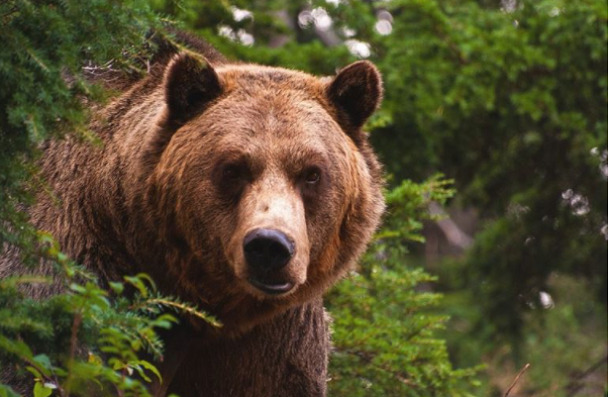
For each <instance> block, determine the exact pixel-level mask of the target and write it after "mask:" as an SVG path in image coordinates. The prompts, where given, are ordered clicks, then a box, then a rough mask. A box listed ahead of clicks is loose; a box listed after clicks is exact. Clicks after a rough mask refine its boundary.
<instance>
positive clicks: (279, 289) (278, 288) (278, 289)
mask: <svg viewBox="0 0 610 397" xmlns="http://www.w3.org/2000/svg"><path fill="white" fill-rule="evenodd" d="M248 281H249V282H250V284H252V285H253V286H255V287H256V288H257V289H259V290H261V291H263V292H264V293H266V294H269V295H282V294H285V293H287V292H290V291H291V290H292V289H293V288H294V284H293V283H290V282H285V283H274V284H269V283H263V282H261V281H259V280H257V279H255V278H252V277H250V278H249V279H248Z"/></svg>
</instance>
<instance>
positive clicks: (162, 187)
mask: <svg viewBox="0 0 610 397" xmlns="http://www.w3.org/2000/svg"><path fill="white" fill-rule="evenodd" d="M353 65H356V66H355V67H354V66H353ZM353 65H352V66H351V68H352V69H354V70H350V67H348V68H346V69H344V71H342V72H340V73H339V75H338V76H337V77H336V78H335V79H334V80H332V79H318V78H315V77H313V76H310V75H306V74H303V73H299V72H294V71H288V70H284V69H278V68H267V67H260V66H249V65H230V66H221V67H218V68H215V69H212V68H211V66H209V65H208V64H206V63H205V62H203V63H202V61H199V60H196V59H194V58H192V57H190V56H181V57H179V58H177V59H176V60H174V61H173V62H172V63H170V65H169V66H168V68H167V71H166V76H165V81H164V84H165V85H166V97H167V98H166V100H167V102H168V105H167V111H166V113H165V114H164V117H163V119H162V120H161V121H160V126H161V128H160V131H166V132H165V133H167V131H171V136H170V137H169V138H168V140H167V144H166V145H165V147H164V148H163V151H162V153H161V156H160V158H159V162H158V164H157V166H156V167H155V170H154V174H153V178H152V181H153V182H152V183H153V184H154V185H155V186H154V189H153V190H154V191H155V192H161V194H160V195H159V197H161V198H160V199H158V200H157V204H158V205H159V206H161V207H163V208H159V210H158V213H159V214H164V216H165V217H166V218H167V219H162V220H159V224H162V225H167V226H166V228H165V229H166V231H167V233H170V234H172V236H171V237H172V238H171V240H173V241H183V242H184V244H182V246H183V248H182V250H185V249H186V250H187V251H188V252H183V253H182V255H181V256H182V259H181V260H179V262H180V263H179V264H178V265H179V271H178V283H181V284H185V285H181V290H184V291H188V298H189V299H191V300H194V301H196V302H201V303H203V304H204V305H205V306H206V307H209V308H212V310H213V311H215V312H216V314H218V315H219V316H220V317H221V320H223V321H225V322H232V321H235V322H240V321H242V319H239V320H238V319H234V318H233V317H236V318H240V317H243V316H248V315H249V314H248V311H250V316H252V312H251V310H253V307H257V309H254V310H256V311H257V312H260V311H261V310H260V309H261V305H262V306H266V307H268V309H269V311H270V312H272V311H274V310H278V309H279V308H282V307H287V306H289V305H292V304H297V303H302V302H304V301H306V300H308V299H311V298H312V297H315V296H318V295H320V294H321V293H322V292H323V290H324V289H325V288H327V287H328V285H330V284H331V283H332V282H333V281H335V280H336V279H337V277H339V276H340V275H341V274H342V273H343V272H344V271H345V269H346V268H347V267H348V266H349V264H351V263H352V262H353V261H354V260H355V259H356V257H357V256H359V255H360V253H361V252H362V250H363V249H364V247H365V245H366V243H367V242H368V240H369V239H370V236H371V234H372V233H373V231H374V229H375V227H376V226H377V223H378V220H379V217H380V215H381V212H382V210H383V201H382V198H381V192H380V181H379V170H378V169H377V163H376V160H375V159H374V157H372V154H371V153H370V150H369V149H368V146H367V145H366V142H365V138H364V135H363V134H362V132H361V131H360V127H361V125H362V123H363V122H364V121H365V120H366V118H367V117H368V116H369V115H370V114H371V113H372V111H373V110H374V109H375V107H376V106H377V104H378V102H379V100H380V96H381V88H380V81H379V77H378V74H377V72H376V69H374V67H373V66H372V65H371V64H369V63H362V62H361V63H357V64H353ZM345 70H347V72H345ZM177 73H179V74H178V75H175V74H177ZM341 79H343V80H345V81H342V80H341ZM193 87H194V88H193ZM346 95H347V96H353V95H357V96H359V97H358V98H351V97H347V98H346ZM371 97H372V98H371ZM367 101H368V102H367ZM352 113H354V114H353V115H352ZM168 206H169V207H171V210H168V208H167V207H168ZM171 266H175V265H171ZM263 311H264V310H263ZM236 313H241V314H236ZM249 320H250V319H249Z"/></svg>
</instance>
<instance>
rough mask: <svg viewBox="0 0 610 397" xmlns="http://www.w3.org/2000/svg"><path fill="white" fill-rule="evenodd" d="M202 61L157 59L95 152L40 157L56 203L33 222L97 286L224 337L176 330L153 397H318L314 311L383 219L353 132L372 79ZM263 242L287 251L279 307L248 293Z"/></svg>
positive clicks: (8, 269)
mask: <svg viewBox="0 0 610 397" xmlns="http://www.w3.org/2000/svg"><path fill="white" fill-rule="evenodd" d="M202 48H203V47H202ZM209 58H210V59H213V60H214V62H211V61H208V59H206V57H205V54H197V53H192V52H186V53H181V54H176V55H174V56H172V57H163V58H160V59H163V61H160V62H159V63H157V64H156V65H154V66H153V67H152V69H151V71H150V74H149V76H147V77H146V78H144V79H142V80H141V81H139V82H137V83H135V84H134V85H132V86H131V87H129V88H128V89H127V90H126V91H125V92H124V93H123V94H122V95H121V96H119V97H118V98H117V99H116V100H115V101H114V102H112V103H111V104H110V105H109V106H108V107H107V108H105V109H103V110H101V111H99V112H97V113H96V115H95V118H94V120H93V122H92V125H91V128H92V129H93V131H94V132H95V133H96V134H97V135H98V136H99V138H100V140H101V141H102V144H100V145H95V144H90V143H85V142H80V141H76V140H75V139H73V138H71V137H67V138H66V139H65V140H61V141H51V142H48V144H47V146H46V148H45V155H44V157H43V159H42V163H41V168H42V171H43V176H44V178H45V179H46V181H47V182H48V183H49V185H50V187H51V189H52V191H53V192H54V196H53V197H51V196H49V195H48V194H47V193H41V194H39V195H38V199H37V204H36V205H35V206H33V207H32V208H31V209H30V216H31V220H32V222H33V223H34V224H35V225H36V226H37V227H38V228H40V229H43V230H47V231H49V232H51V233H52V234H53V235H54V236H55V237H56V239H57V240H58V242H59V243H60V245H61V248H62V250H63V251H64V252H66V253H67V254H69V255H70V256H71V257H72V258H74V259H75V260H76V261H78V262H79V263H82V264H84V265H86V266H87V267H88V268H90V269H92V270H94V271H95V272H96V273H97V274H98V275H99V277H100V278H101V280H102V281H103V282H108V281H111V280H117V279H121V277H122V276H123V275H126V274H134V273H137V272H147V273H149V274H151V275H152V277H153V278H154V279H155V281H156V282H157V284H158V286H159V288H160V289H161V290H162V291H163V292H164V293H167V294H173V295H177V296H179V297H181V298H182V299H185V300H188V301H190V302H193V303H195V304H198V305H199V306H200V307H202V308H203V309H205V310H207V311H209V312H211V313H213V314H215V315H216V316H217V317H218V318H219V319H220V321H221V322H222V323H223V327H222V328H220V329H214V328H212V327H210V326H208V325H206V324H203V323H198V322H196V321H195V320H192V319H186V321H183V322H182V324H181V325H180V326H179V327H177V328H176V329H174V330H172V331H171V332H170V333H168V334H167V335H165V338H166V341H167V352H166V354H165V357H166V359H165V361H164V362H163V363H161V364H160V366H161V369H162V373H163V376H164V383H163V384H162V385H161V384H157V385H155V386H154V389H155V393H156V394H157V395H165V394H166V393H168V392H174V391H175V392H178V393H180V395H182V396H229V395H230V396H280V395H281V396H322V395H325V391H326V386H325V382H326V363H327V354H328V351H329V336H328V324H327V320H326V318H325V313H324V310H323V307H322V300H321V296H322V294H323V292H324V291H325V290H326V289H327V288H328V287H329V286H330V285H331V284H333V283H334V282H335V281H336V280H337V279H338V278H340V277H341V276H342V275H344V274H345V273H346V271H347V270H348V269H350V267H352V266H353V264H354V263H355V261H356V260H357V259H358V257H359V256H360V255H361V254H362V252H363V251H364V249H365V247H366V244H367V243H368V241H369V240H370V238H371V236H372V234H373V232H374V230H375V228H376V227H377V225H378V222H379V218H380V216H381V213H382V211H383V208H384V204H383V198H382V193H381V171H380V167H379V164H378V162H377V159H376V157H375V155H374V154H373V152H372V150H371V148H370V147H369V145H368V142H367V139H366V135H365V134H364V133H363V132H362V130H361V127H362V125H363V123H364V122H365V121H366V119H367V118H368V117H369V116H370V115H371V114H372V113H373V111H374V110H375V109H376V108H377V106H378V104H379V102H380V100H381V96H382V88H381V78H380V76H379V74H378V72H377V70H376V68H375V67H374V66H373V65H372V64H370V63H369V62H357V63H354V64H352V65H350V66H348V67H347V68H345V69H343V70H341V71H340V72H339V74H338V76H337V77H334V78H317V77H314V76H311V75H308V74H305V73H301V72H297V71H292V70H287V69H281V68H271V67H264V66H258V65H248V64H231V63H226V62H225V61H224V60H223V58H222V57H220V56H216V55H214V56H210V57H209ZM261 227H264V228H272V229H276V230H280V231H282V232H283V233H285V234H286V235H287V236H288V238H289V240H291V241H292V242H293V243H294V246H295V253H294V257H292V259H291V260H290V262H289V263H288V265H286V266H285V268H283V269H281V270H279V271H278V272H277V274H274V275H273V277H274V279H277V280H281V282H286V283H288V284H289V285H291V286H294V287H293V288H292V289H291V290H290V291H288V292H286V293H284V294H280V295H279V296H276V295H269V294H267V293H265V292H264V291H261V290H260V289H258V288H257V287H255V286H253V284H252V283H251V282H250V281H249V280H251V279H252V277H253V276H252V274H253V273H252V271H253V270H252V269H251V268H250V266H249V265H248V263H246V261H245V259H244V254H243V241H244V237H245V236H246V234H247V233H248V232H250V231H252V230H254V229H256V228H261ZM45 266H46V265H45V264H41V269H40V271H41V272H43V273H49V272H50V270H49V269H46V268H45ZM21 272H23V268H22V266H21V264H20V263H18V261H17V259H16V256H15V255H10V254H5V255H4V257H3V258H1V259H0V276H6V275H9V274H15V273H21ZM53 292H54V291H52V290H47V291H41V290H38V291H33V292H32V293H33V294H34V295H37V296H39V297H42V296H44V295H46V294H49V293H53Z"/></svg>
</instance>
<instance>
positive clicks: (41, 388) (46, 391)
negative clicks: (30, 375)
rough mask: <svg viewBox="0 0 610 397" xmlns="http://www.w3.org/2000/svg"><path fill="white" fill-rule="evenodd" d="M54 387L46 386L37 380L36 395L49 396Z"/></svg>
mask: <svg viewBox="0 0 610 397" xmlns="http://www.w3.org/2000/svg"><path fill="white" fill-rule="evenodd" d="M52 392H53V389H51V388H49V387H46V386H45V385H43V384H42V383H41V382H36V384H35V385H34V397H49V396H50V395H51V393H52Z"/></svg>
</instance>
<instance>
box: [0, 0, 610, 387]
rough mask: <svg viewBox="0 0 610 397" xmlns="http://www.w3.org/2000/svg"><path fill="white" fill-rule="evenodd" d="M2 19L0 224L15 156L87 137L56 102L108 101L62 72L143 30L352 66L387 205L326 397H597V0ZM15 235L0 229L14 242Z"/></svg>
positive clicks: (336, 0) (18, 159) (349, 292)
mask: <svg viewBox="0 0 610 397" xmlns="http://www.w3.org/2000/svg"><path fill="white" fill-rule="evenodd" d="M0 15H1V18H2V24H3V29H0V39H1V40H2V42H3V43H5V47H4V49H2V50H1V52H0V87H1V89H0V103H1V104H2V108H3V110H4V112H3V114H2V116H1V118H0V129H1V130H0V146H1V147H0V184H1V186H2V193H0V215H1V216H2V219H3V220H5V221H6V222H8V223H5V224H9V223H11V224H18V222H20V221H21V216H20V215H19V213H18V212H15V210H14V208H15V206H16V204H15V203H16V200H17V199H16V198H19V200H23V199H22V197H24V196H23V195H20V192H21V193H23V190H24V188H23V186H24V185H23V181H24V180H28V178H30V176H31V175H32V173H33V171H31V170H30V168H29V167H23V166H21V165H20V164H22V163H23V159H24V158H33V157H35V154H33V153H35V146H36V144H37V143H38V142H40V141H42V140H44V139H46V138H47V137H48V136H49V134H53V133H57V132H60V133H61V132H63V131H66V130H68V129H69V130H83V131H84V130H86V128H85V127H84V125H86V115H83V112H82V111H79V110H78V108H79V106H80V105H79V102H78V101H77V100H76V99H75V97H76V95H87V96H90V97H92V98H95V99H97V100H103V97H104V95H107V94H104V93H100V92H98V91H99V90H98V89H96V87H95V86H91V85H89V84H88V83H87V82H85V81H82V80H79V79H78V76H79V73H80V72H79V70H81V68H82V67H83V64H84V63H85V61H86V62H90V63H96V64H99V65H104V64H106V63H107V62H108V61H109V60H113V61H114V62H115V64H116V63H120V62H122V61H121V60H124V59H128V58H129V57H130V56H131V55H129V54H140V53H141V51H140V49H141V48H142V43H143V42H144V40H145V37H146V32H148V31H150V29H151V27H154V26H162V25H168V24H170V25H174V26H176V27H177V28H179V29H184V30H187V31H190V32H194V33H196V34H197V35H200V36H201V37H203V38H205V39H206V40H207V41H209V42H210V43H212V44H213V45H214V46H215V47H216V48H217V49H219V50H220V51H221V52H222V53H224V54H225V55H226V56H227V57H228V58H230V59H233V60H238V61H245V62H255V63H261V64H266V65H276V66H283V67H287V68H294V69H301V70H305V71H308V72H311V73H314V74H319V75H332V74H334V73H335V72H336V71H337V70H338V69H339V68H341V67H342V66H345V65H347V64H349V63H350V62H352V61H355V60H357V59H369V60H371V61H372V62H374V63H375V64H376V65H377V66H378V67H379V69H380V70H381V72H382V74H383V79H384V85H385V99H384V102H383V105H382V107H381V109H380V110H379V111H378V112H377V114H376V115H375V116H374V117H373V118H372V119H371V120H370V122H369V123H368V125H367V130H368V131H369V132H370V139H371V141H372V143H373V145H374V147H375V149H376V150H377V152H378V153H379V155H380V157H381V159H382V162H383V163H384V164H385V166H386V172H387V174H388V194H387V197H388V202H389V210H388V213H387V215H386V223H385V226H384V227H383V229H382V230H381V231H380V232H379V234H378V236H377V238H376V240H375V242H374V243H373V245H372V247H371V250H370V251H369V253H368V254H367V255H366V257H365V258H364V260H363V263H362V265H361V267H360V268H359V270H358V271H357V272H355V273H354V274H352V275H351V276H350V277H348V278H347V279H346V280H344V281H343V282H341V283H340V284H339V285H338V286H337V287H335V288H334V289H333V290H332V291H331V292H330V294H329V296H328V300H327V301H328V307H329V309H330V312H331V313H332V315H333V317H334V319H335V322H334V325H333V327H334V335H333V339H334V349H335V350H334V353H333V356H332V357H331V372H330V375H329V376H330V380H329V395H331V396H374V395H378V396H403V395H405V396H454V395H455V396H461V395H464V396H466V395H472V396H498V395H504V392H505V391H506V390H507V389H508V387H509V386H510V385H511V383H512V382H513V380H514V379H515V377H516V375H517V373H518V372H519V370H520V369H521V368H522V367H523V366H524V365H525V364H526V363H530V365H531V366H530V368H529V369H528V370H527V371H526V372H525V373H524V374H523V376H522V377H521V378H520V379H519V381H518V382H517V384H516V386H515V388H514V389H513V390H512V392H511V395H512V396H599V395H604V393H606V395H607V373H608V367H607V352H608V343H607V341H608V328H607V324H608V306H607V304H608V295H607V293H608V241H607V239H608V212H607V209H608V185H607V176H608V171H607V164H608V151H607V148H608V79H607V76H608V63H607V59H608V4H607V1H602V0H587V1H584V0H583V1H562V0H540V1H519V0H502V1H489V0H479V1H457V0H456V1H454V0H445V1H440V0H388V1H364V0H363V1H357V0H322V1H313V0H311V1H290V2H289V1H278V0H272V1H258V0H253V1H245V0H243V1H242V0H239V1H238V0H235V1H228V0H227V1H223V0H210V1H199V0H183V1H171V0H154V1H151V2H144V1H124V2H114V1H99V0H96V1H91V2H86V4H79V3H76V2H71V1H50V2H36V1H33V2H26V1H2V2H0ZM41 26H44V27H45V28H44V29H41V28H40V27H41ZM125 62H126V61H125ZM66 71H68V72H70V73H71V74H72V75H74V76H76V78H75V81H76V82H75V83H73V84H72V85H71V86H69V87H67V86H66V83H65V78H64V77H65V73H66ZM41 84H42V87H44V89H40V87H41ZM84 134H86V132H85V133H84ZM26 190H27V189H26ZM17 201H18V200H17ZM13 231H14V228H8V227H3V228H2V231H1V233H0V237H2V238H3V241H6V242H11V243H19V244H22V245H27V244H28V243H27V242H25V241H26V240H27V239H26V238H25V237H16V236H15V233H13ZM0 391H1V390H0Z"/></svg>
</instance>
